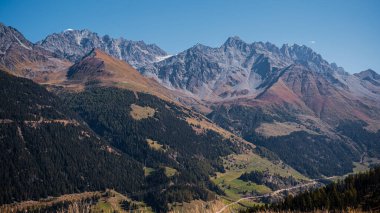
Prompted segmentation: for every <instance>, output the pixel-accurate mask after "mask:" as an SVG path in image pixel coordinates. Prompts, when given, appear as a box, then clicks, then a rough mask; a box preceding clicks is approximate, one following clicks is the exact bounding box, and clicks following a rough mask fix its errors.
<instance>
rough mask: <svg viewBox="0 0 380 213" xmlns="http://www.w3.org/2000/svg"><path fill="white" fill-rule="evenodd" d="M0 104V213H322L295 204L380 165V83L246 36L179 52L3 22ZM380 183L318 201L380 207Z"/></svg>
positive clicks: (372, 75) (301, 49) (367, 176)
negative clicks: (40, 34)
mask: <svg viewBox="0 0 380 213" xmlns="http://www.w3.org/2000/svg"><path fill="white" fill-rule="evenodd" d="M0 97H1V101H0V148H1V152H0V171H1V173H0V212H129V211H133V212H135V211H136V212H235V211H239V210H243V211H248V212H249V211H258V210H260V209H261V210H263V208H259V207H258V206H257V205H256V204H257V203H261V204H263V203H273V202H277V203H278V202H280V204H278V205H277V206H275V208H277V209H276V211H278V210H304V211H311V210H313V207H310V208H309V207H307V208H306V207H305V208H304V207H299V205H300V204H299V202H298V201H297V199H299V200H302V199H303V198H302V197H307V196H309V194H308V192H303V193H301V194H300V195H299V196H298V197H297V196H296V197H292V196H290V197H289V196H288V195H293V194H298V193H300V192H301V191H305V190H309V189H312V188H313V189H315V188H318V187H321V186H323V185H325V184H328V183H330V182H331V181H333V180H336V179H339V178H342V177H344V176H346V175H348V174H351V173H356V172H360V171H365V170H368V169H370V168H372V167H375V166H376V164H379V163H380V75H379V74H377V73H376V72H375V71H373V70H371V69H368V70H365V71H361V72H358V73H356V74H350V73H348V72H346V71H345V70H344V68H342V67H339V66H338V65H336V64H335V63H330V62H327V61H326V60H324V59H323V58H322V56H321V55H319V54H318V53H316V52H314V51H313V50H312V49H311V48H309V47H307V46H304V45H302V46H300V45H297V44H294V45H287V44H284V45H283V46H281V47H277V46H276V45H274V44H271V43H269V42H266V43H263V42H254V43H246V42H244V41H243V40H241V39H240V38H239V37H237V36H235V37H230V38H227V40H226V41H225V43H224V44H222V45H221V46H220V47H208V46H205V45H202V44H197V45H195V46H193V47H190V48H189V49H187V50H184V51H183V52H180V53H178V54H176V55H169V54H168V53H167V52H166V51H164V50H162V49H161V48H160V47H158V46H157V45H155V44H146V43H145V42H143V41H131V40H128V39H125V38H117V39H116V38H112V37H110V36H108V35H104V36H100V35H98V34H97V33H94V32H91V31H89V30H71V29H70V30H66V31H63V32H59V33H53V34H51V35H48V36H47V37H46V38H45V39H43V40H41V41H38V42H36V43H32V42H30V41H28V40H27V39H26V38H25V37H24V36H23V35H22V33H20V32H19V31H18V30H17V29H15V28H13V27H10V26H6V25H4V24H1V23H0ZM376 177H378V169H377V170H371V171H370V172H367V173H363V174H362V173H361V174H360V175H355V176H349V177H348V179H345V181H339V182H338V184H336V183H333V184H332V185H331V184H330V185H327V186H326V187H325V188H319V189H315V191H312V192H310V195H314V194H318V193H320V191H321V190H322V189H323V190H325V192H326V193H327V194H329V193H333V192H334V193H335V192H336V190H338V191H339V190H341V191H342V196H345V194H344V193H346V192H347V193H348V192H350V193H351V192H352V190H353V187H357V188H356V189H357V190H358V193H359V194H360V197H361V198H360V199H361V200H360V202H359V201H358V200H359V199H356V198H355V199H356V200H355V201H357V202H352V203H350V202H348V201H347V202H346V201H345V203H346V204H344V205H346V206H343V204H342V203H341V206H339V208H340V210H342V209H343V208H349V207H350V208H351V207H352V208H356V209H361V210H365V211H376V210H379V209H380V204H379V202H376V201H374V200H377V201H378V200H379V199H380V196H379V193H378V192H379V186H380V183H379V182H378V180H377V182H376V181H373V180H374V179H376ZM355 181H356V182H355ZM371 181H372V182H371ZM345 183H352V184H351V185H350V187H348V186H347V184H346V185H345ZM359 183H363V184H364V185H365V184H367V185H365V190H364V188H360V186H363V187H364V185H360V184H359ZM334 184H335V185H334ZM371 184H372V185H371ZM334 187H335V188H334ZM356 189H355V190H356ZM318 190H319V191H318ZM331 190H335V191H333V192H330V191H331ZM350 190H351V191H350ZM326 196H327V195H326ZM334 196H335V194H334ZM350 196H351V194H350ZM355 196H357V195H356V194H355ZM285 197H286V198H285ZM283 198H285V201H284V202H283ZM345 198H346V197H345ZM351 198H352V197H347V199H351ZM352 199H354V198H352ZM366 199H367V200H366ZM368 199H371V201H368ZM281 202H282V203H281ZM297 202H298V203H297ZM300 202H301V201H300ZM351 204H352V205H354V204H355V206H350V205H351ZM286 205H287V206H286ZM293 206H296V207H294V208H293ZM329 207H331V208H338V207H335V206H334V205H330V206H329ZM324 208H325V209H326V206H324ZM264 210H265V209H264ZM266 210H268V209H266ZM338 211H339V210H338Z"/></svg>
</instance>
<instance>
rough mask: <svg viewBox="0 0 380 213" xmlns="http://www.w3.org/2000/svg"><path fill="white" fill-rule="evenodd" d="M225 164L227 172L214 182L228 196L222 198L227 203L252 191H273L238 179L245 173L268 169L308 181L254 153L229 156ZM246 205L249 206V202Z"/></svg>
mask: <svg viewBox="0 0 380 213" xmlns="http://www.w3.org/2000/svg"><path fill="white" fill-rule="evenodd" d="M223 164H224V167H225V169H226V172H225V173H217V176H216V177H213V178H212V181H213V182H214V183H215V184H217V185H218V186H219V187H220V188H221V189H222V190H223V191H224V192H225V193H226V196H224V197H222V198H223V199H225V200H226V202H227V203H228V202H229V201H236V200H238V199H239V198H242V197H244V196H245V195H246V193H251V192H252V191H253V192H254V193H257V194H265V193H268V192H271V189H269V188H268V187H266V186H264V185H257V184H254V183H249V182H245V181H242V180H239V179H238V178H239V177H240V175H242V174H243V173H244V172H250V171H264V170H267V169H268V170H269V172H270V173H272V174H275V173H276V174H279V175H280V176H284V177H287V176H293V177H295V178H297V179H304V180H306V179H307V178H306V177H305V176H303V175H302V174H300V173H298V172H297V171H295V170H294V169H292V168H290V167H288V166H286V165H284V164H274V163H272V162H271V161H269V160H267V159H265V158H262V157H260V156H259V155H257V154H255V153H252V152H246V153H244V154H238V155H236V154H233V155H229V156H228V157H225V158H224V159H223ZM246 204H247V205H249V203H248V202H247V203H246Z"/></svg>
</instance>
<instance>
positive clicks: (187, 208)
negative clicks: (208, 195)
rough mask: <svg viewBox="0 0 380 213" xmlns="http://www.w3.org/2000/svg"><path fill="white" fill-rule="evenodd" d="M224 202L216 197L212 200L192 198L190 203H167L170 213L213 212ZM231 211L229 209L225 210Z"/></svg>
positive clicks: (221, 206)
mask: <svg viewBox="0 0 380 213" xmlns="http://www.w3.org/2000/svg"><path fill="white" fill-rule="evenodd" d="M223 206H224V203H223V202H222V201H221V200H219V199H217V200H213V201H207V202H206V201H203V200H193V201H191V202H190V203H187V202H183V203H172V204H170V205H169V209H170V210H169V212H170V213H214V212H217V211H218V210H219V209H221V208H223ZM225 212H226V213H227V212H231V211H230V209H226V211H225Z"/></svg>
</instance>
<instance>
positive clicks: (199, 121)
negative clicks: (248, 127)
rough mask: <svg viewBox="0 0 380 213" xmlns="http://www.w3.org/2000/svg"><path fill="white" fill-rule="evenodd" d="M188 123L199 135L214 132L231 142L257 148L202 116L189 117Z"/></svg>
mask: <svg viewBox="0 0 380 213" xmlns="http://www.w3.org/2000/svg"><path fill="white" fill-rule="evenodd" d="M186 122H187V123H188V124H190V125H191V127H192V128H193V130H194V131H195V132H196V133H197V134H203V133H205V132H206V131H207V130H211V131H214V132H216V133H218V134H220V135H221V136H222V137H223V138H225V139H229V140H231V141H232V142H237V143H242V144H246V145H248V146H250V147H252V148H255V145H253V144H252V143H249V142H248V141H246V140H244V139H243V138H241V137H239V136H237V135H235V134H233V133H231V132H229V131H227V130H225V129H223V128H221V127H219V126H218V125H216V124H214V123H212V122H211V121H209V120H207V119H205V118H202V117H201V116H199V117H187V118H186Z"/></svg>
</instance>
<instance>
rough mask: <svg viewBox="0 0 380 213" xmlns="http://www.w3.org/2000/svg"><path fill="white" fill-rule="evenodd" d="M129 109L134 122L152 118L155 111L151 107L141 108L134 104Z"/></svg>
mask: <svg viewBox="0 0 380 213" xmlns="http://www.w3.org/2000/svg"><path fill="white" fill-rule="evenodd" d="M131 109H132V111H131V116H132V118H133V119H135V120H142V119H146V118H150V117H153V116H154V113H155V112H156V110H155V109H153V108H151V107H142V106H139V105H136V104H132V105H131Z"/></svg>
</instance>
